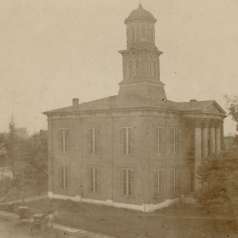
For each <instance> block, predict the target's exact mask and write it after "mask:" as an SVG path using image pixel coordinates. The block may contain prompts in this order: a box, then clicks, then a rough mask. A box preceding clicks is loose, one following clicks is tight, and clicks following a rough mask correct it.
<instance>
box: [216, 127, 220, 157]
mask: <svg viewBox="0 0 238 238" xmlns="http://www.w3.org/2000/svg"><path fill="white" fill-rule="evenodd" d="M220 151H221V127H220V126H219V127H217V128H216V153H220Z"/></svg>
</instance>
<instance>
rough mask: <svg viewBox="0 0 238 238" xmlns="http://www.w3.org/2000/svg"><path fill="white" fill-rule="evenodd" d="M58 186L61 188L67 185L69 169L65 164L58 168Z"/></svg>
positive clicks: (65, 187)
mask: <svg viewBox="0 0 238 238" xmlns="http://www.w3.org/2000/svg"><path fill="white" fill-rule="evenodd" d="M59 186H60V188H62V189H67V188H68V186H69V169H68V167H67V166H62V167H60V168H59Z"/></svg>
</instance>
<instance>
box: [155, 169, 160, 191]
mask: <svg viewBox="0 0 238 238" xmlns="http://www.w3.org/2000/svg"><path fill="white" fill-rule="evenodd" d="M158 187H159V183H158V171H157V170H156V171H155V172H154V195H155V196H157V195H158V192H159V191H158V190H159V189H158Z"/></svg>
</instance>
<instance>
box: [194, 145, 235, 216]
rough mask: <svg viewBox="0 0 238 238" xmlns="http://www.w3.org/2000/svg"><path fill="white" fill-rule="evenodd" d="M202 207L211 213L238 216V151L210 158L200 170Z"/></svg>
mask: <svg viewBox="0 0 238 238" xmlns="http://www.w3.org/2000/svg"><path fill="white" fill-rule="evenodd" d="M197 175H198V178H199V180H200V182H201V188H200V190H199V191H198V192H197V194H196V195H197V199H198V202H199V203H200V205H201V206H202V207H203V208H204V209H205V210H206V211H208V212H209V213H214V212H215V213H217V212H218V213H221V214H229V215H230V214H231V213H232V214H233V215H234V216H235V217H237V215H238V180H237V176H238V150H237V148H236V149H233V150H231V151H226V152H224V153H223V154H221V155H220V156H219V158H217V157H216V158H215V157H213V158H209V159H208V160H207V161H204V162H203V163H202V165H201V166H200V168H199V169H198V174H197Z"/></svg>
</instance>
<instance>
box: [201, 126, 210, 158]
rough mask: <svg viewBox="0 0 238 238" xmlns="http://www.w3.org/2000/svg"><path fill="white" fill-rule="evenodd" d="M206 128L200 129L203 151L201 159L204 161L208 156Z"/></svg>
mask: <svg viewBox="0 0 238 238" xmlns="http://www.w3.org/2000/svg"><path fill="white" fill-rule="evenodd" d="M208 135H209V134H208V126H205V127H204V128H203V129H202V149H203V152H202V157H203V158H204V159H206V158H207V156H208Z"/></svg>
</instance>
